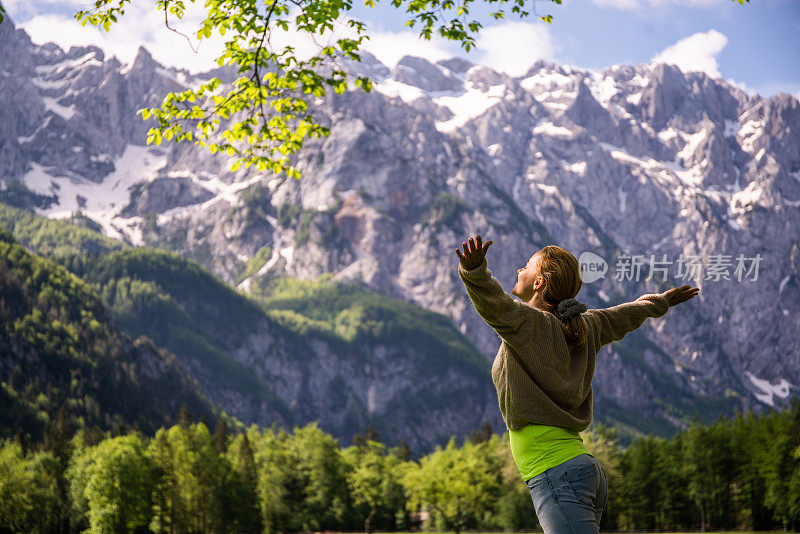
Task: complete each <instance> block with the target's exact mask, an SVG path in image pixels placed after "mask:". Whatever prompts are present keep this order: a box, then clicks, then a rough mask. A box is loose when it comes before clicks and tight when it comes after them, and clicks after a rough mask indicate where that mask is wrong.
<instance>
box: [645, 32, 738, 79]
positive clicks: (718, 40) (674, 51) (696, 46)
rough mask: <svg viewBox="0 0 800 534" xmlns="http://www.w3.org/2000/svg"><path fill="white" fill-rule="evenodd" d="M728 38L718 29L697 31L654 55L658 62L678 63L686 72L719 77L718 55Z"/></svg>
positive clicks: (654, 59)
mask: <svg viewBox="0 0 800 534" xmlns="http://www.w3.org/2000/svg"><path fill="white" fill-rule="evenodd" d="M727 44H728V38H727V37H726V36H725V35H724V34H722V33H720V32H718V31H717V30H709V31H707V32H705V33H695V34H693V35H690V36H689V37H685V38H683V39H681V40H680V41H678V42H677V43H675V44H674V45H672V46H669V47H667V48H665V49H664V50H663V51H661V52H659V53H658V54H656V55H655V56H653V59H652V61H654V62H656V63H669V64H670V65H677V66H678V68H680V69H681V70H682V71H684V72H691V71H701V72H705V73H706V74H708V75H709V76H712V77H715V78H719V76H720V73H719V63H717V55H718V54H719V53H720V52H722V49H723V48H725V45H727Z"/></svg>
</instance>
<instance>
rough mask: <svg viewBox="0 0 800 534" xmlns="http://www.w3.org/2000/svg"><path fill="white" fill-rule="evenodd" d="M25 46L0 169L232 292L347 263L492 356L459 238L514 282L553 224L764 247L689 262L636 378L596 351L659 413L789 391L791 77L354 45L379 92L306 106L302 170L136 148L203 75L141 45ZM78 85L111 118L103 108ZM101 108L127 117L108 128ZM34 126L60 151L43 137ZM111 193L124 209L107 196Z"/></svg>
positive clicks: (565, 234) (548, 240)
mask: <svg viewBox="0 0 800 534" xmlns="http://www.w3.org/2000/svg"><path fill="white" fill-rule="evenodd" d="M0 31H1V30H0ZM18 32H19V31H17V33H18ZM15 35H16V34H15ZM18 41H19V42H24V39H22V38H21V37H20V38H19V39H18ZM19 42H18V43H17V44H16V45H15V46H18V47H19V46H23V45H20V44H19ZM28 42H29V40H28ZM23 44H24V43H23ZM24 46H28V45H24ZM31 46H32V45H31ZM28 54H29V56H30V57H31V58H33V59H31V60H30V63H31V65H29V67H31V68H27V70H26V68H24V67H25V66H24V65H16V66H15V72H27V73H28V75H29V76H30V80H36V81H30V83H29V87H27V89H26V90H29V91H28V94H27V96H26V99H27V100H30V101H32V102H33V101H40V102H42V105H41V106H39V107H34V108H32V111H31V115H35V117H33V116H26V117H22V118H20V117H16V118H15V124H18V125H19V127H18V128H17V130H18V131H17V130H14V131H13V132H10V134H9V135H4V134H2V133H0V139H3V141H0V142H3V150H5V151H6V152H7V153H10V154H11V155H12V156H13V157H9V158H8V159H6V162H7V163H6V164H5V165H6V166H5V167H4V168H3V169H2V172H0V176H5V177H17V178H20V179H21V180H22V182H24V183H25V184H26V185H27V186H28V187H29V188H30V189H31V190H33V191H35V192H36V193H38V194H42V195H44V194H52V195H58V192H59V191H61V195H60V196H59V202H58V204H55V205H54V206H51V207H50V208H48V209H40V208H36V209H37V211H38V212H40V213H46V214H48V215H49V216H54V217H55V216H63V215H64V214H65V213H69V212H70V211H77V210H79V211H81V212H83V213H84V214H85V215H87V216H89V217H92V218H94V220H95V221H96V222H97V223H98V224H100V225H101V226H102V227H103V229H104V232H106V233H107V234H108V235H115V236H116V237H117V238H120V239H125V240H127V241H128V242H130V243H133V244H137V245H142V244H148V245H152V246H162V247H164V248H167V249H169V250H173V251H175V252H178V253H180V254H181V255H183V256H185V257H187V258H191V259H194V260H196V261H198V262H200V263H201V264H203V265H205V266H206V267H208V268H209V269H210V270H211V271H212V272H214V273H215V274H216V275H217V276H219V277H220V278H221V279H222V280H225V281H226V282H228V283H236V284H237V287H238V288H239V289H240V290H241V291H247V290H248V289H249V288H250V287H253V285H257V284H259V283H261V281H267V282H268V281H269V280H271V279H275V278H279V277H281V276H286V275H288V276H293V277H299V278H306V279H315V278H316V277H317V276H319V275H320V274H323V273H328V272H332V273H335V275H334V278H335V279H342V280H346V279H354V280H358V281H361V282H364V283H366V284H367V285H369V286H370V287H372V288H374V289H375V290H377V291H379V292H381V293H383V294H386V295H388V296H392V297H395V298H401V299H403V300H407V301H411V302H414V303H416V304H418V305H420V306H422V307H424V308H426V309H430V310H432V311H436V312H439V313H444V314H445V315H447V316H449V317H451V319H452V320H453V322H454V324H455V325H456V328H458V329H459V330H460V331H461V332H462V333H465V332H470V333H471V335H472V337H473V340H474V342H475V344H476V345H477V346H478V347H479V349H480V350H481V352H482V353H483V354H484V355H485V356H486V357H487V361H488V359H490V358H491V356H492V355H493V354H494V353H495V351H496V343H497V341H496V336H495V335H494V333H493V332H492V331H491V330H490V329H488V327H486V325H485V324H483V323H482V321H481V320H480V318H479V317H478V316H477V314H475V313H474V311H473V310H472V309H471V307H470V306H469V303H468V300H467V299H466V296H465V294H464V292H463V288H461V287H460V285H459V281H458V279H457V276H456V273H455V258H454V256H453V255H452V248H454V247H455V246H457V245H458V243H460V242H461V240H463V239H464V238H465V237H467V235H468V234H470V233H476V232H480V233H482V234H484V235H485V236H488V237H489V238H491V239H493V240H494V241H495V243H497V244H498V245H501V246H496V247H494V249H493V251H492V257H490V265H491V266H492V269H493V271H495V274H496V276H497V278H498V279H499V280H500V281H501V283H503V284H504V285H505V284H506V283H508V284H512V283H513V279H514V270H515V268H516V266H518V265H521V264H523V263H524V262H525V261H526V260H527V257H528V256H529V255H530V254H531V253H532V252H534V251H535V250H536V249H537V248H539V247H541V246H544V245H546V244H552V243H559V244H560V245H561V246H563V247H565V248H567V249H568V250H572V251H576V252H577V251H592V252H595V253H597V254H599V255H600V256H601V257H602V258H604V259H605V260H606V261H607V262H608V263H609V264H611V263H613V261H614V260H619V258H620V257H622V256H624V255H626V254H628V255H636V254H641V255H642V256H645V257H646V256H649V255H650V254H656V253H658V254H659V256H660V255H661V254H667V255H668V256H670V257H671V258H673V259H674V258H678V257H680V255H682V254H683V255H687V256H688V255H693V254H694V255H701V256H703V257H709V256H710V255H714V254H722V253H728V254H729V255H731V256H732V257H735V256H736V254H737V253H746V256H747V257H755V256H756V255H757V254H761V255H762V256H763V257H765V258H770V259H771V261H772V263H770V262H765V265H763V266H762V267H763V270H762V271H761V272H760V278H759V280H757V281H754V282H753V283H752V284H751V285H749V286H748V285H744V286H738V287H737V286H734V285H732V284H729V285H728V286H724V285H721V284H715V283H714V282H713V281H712V282H706V281H701V284H702V289H703V291H701V295H700V296H699V297H698V299H695V300H696V301H697V302H694V304H693V305H690V306H687V307H685V308H682V309H680V312H679V313H678V312H677V311H673V312H672V313H671V314H668V316H667V317H666V318H664V319H659V320H651V321H649V322H648V325H647V326H646V327H644V328H643V329H642V333H641V335H637V336H634V338H633V339H632V341H631V343H634V345H633V346H634V347H635V349H634V353H635V354H639V355H640V356H639V357H640V358H641V361H643V362H644V364H645V365H646V366H648V367H649V369H651V371H647V372H645V373H644V374H642V372H643V371H642V367H641V366H640V365H639V364H635V363H634V359H635V358H634V354H633V353H630V352H628V354H629V356H628V357H626V356H625V350H624V349H623V348H622V347H621V346H618V345H616V344H615V345H614V346H611V347H608V348H606V349H604V350H603V353H601V354H600V355H598V358H599V360H598V363H599V362H600V361H603V362H604V363H606V365H598V369H597V372H596V381H595V384H596V385H595V387H596V389H597V391H596V392H597V395H596V396H597V397H598V406H600V405H601V403H602V400H603V399H604V398H605V399H608V400H609V402H611V401H613V402H614V403H615V404H617V405H620V406H627V409H631V410H634V409H637V408H638V409H641V405H640V404H641V402H646V403H647V405H648V408H647V409H646V410H645V412H646V413H661V414H662V415H663V414H666V413H667V412H666V411H664V410H661V411H660V412H658V411H656V410H657V406H656V405H655V404H653V403H652V402H651V399H653V398H659V397H668V396H669V395H673V394H674V393H675V392H681V394H682V395H686V396H687V398H695V397H697V398H706V399H709V400H715V399H716V400H722V399H726V398H728V396H729V392H733V397H734V398H736V401H735V402H733V404H735V405H736V406H737V407H738V408H740V409H746V408H747V407H749V406H751V405H756V406H757V405H759V404H761V405H764V404H766V405H769V404H772V405H775V404H779V403H781V402H784V401H785V400H786V399H787V398H788V397H789V396H791V395H796V391H797V390H796V386H795V384H798V383H800V359H798V358H796V355H797V354H800V346H799V345H798V341H797V340H796V339H794V337H793V336H791V334H790V332H791V330H792V328H793V327H794V326H797V322H798V318H799V317H800V278H798V277H800V244H799V243H798V239H797V237H796V236H797V235H800V231H798V230H800V229H798V217H797V211H796V208H797V207H798V206H800V201H798V200H795V199H800V163H798V162H799V161H800V157H799V156H798V154H800V142H798V136H797V135H796V134H797V132H798V131H800V105H799V104H798V102H797V100H796V99H793V98H792V97H789V96H788V95H778V96H776V97H771V98H767V99H761V98H759V97H756V96H751V95H748V94H747V93H745V92H744V91H741V90H740V89H738V88H735V87H733V86H731V85H730V84H728V83H726V82H724V81H720V80H714V79H711V78H709V77H708V76H706V75H704V74H699V73H689V74H686V73H682V72H681V71H679V70H678V69H677V68H675V67H670V66H666V65H661V64H652V65H637V66H614V67H610V68H608V69H604V70H601V71H598V72H591V71H586V70H582V69H575V68H572V67H566V66H559V65H556V64H552V63H547V62H538V63H536V64H535V65H534V66H533V67H532V68H531V69H530V70H529V72H528V73H526V74H525V75H523V76H520V77H510V76H508V75H505V74H503V73H498V72H494V71H492V69H490V68H488V67H486V66H476V65H471V64H470V63H469V62H467V61H465V60H456V59H451V60H443V61H439V62H436V63H431V62H428V61H426V60H424V59H422V58H403V59H401V61H400V62H399V63H398V65H397V67H395V68H394V69H389V68H387V67H386V66H384V65H381V64H380V63H379V62H378V61H377V60H376V59H375V58H374V57H371V56H370V55H368V54H364V61H362V62H361V63H358V64H352V65H350V68H352V70H353V72H356V73H362V74H363V73H367V74H369V75H371V76H374V77H375V79H376V82H377V83H376V86H375V90H373V91H372V92H371V93H369V94H364V93H361V92H358V91H351V92H346V93H345V94H343V95H330V94H329V95H327V96H326V97H324V98H320V99H316V100H314V101H313V102H311V103H310V104H311V111H312V114H313V115H314V116H315V117H317V119H318V120H320V121H321V122H324V123H327V124H330V125H331V135H330V136H329V137H328V138H325V139H320V140H310V141H309V142H308V143H307V145H306V147H305V148H304V149H303V150H302V151H301V152H300V153H299V155H298V157H297V162H298V166H299V168H300V169H301V171H302V172H303V178H302V179H301V180H300V181H292V180H286V179H285V177H275V176H262V175H251V174H248V173H247V172H245V171H243V170H242V171H239V172H237V173H229V172H227V170H226V169H227V167H226V165H227V159H226V158H224V157H220V156H218V155H217V156H212V155H210V154H208V153H205V152H202V151H200V150H198V149H196V148H195V147H192V146H188V145H164V146H161V147H144V146H140V145H139V146H137V145H136V142H137V141H138V142H140V143H143V139H144V132H145V130H146V123H145V122H143V121H141V120H140V119H139V118H138V117H136V115H135V110H136V109H138V108H141V107H145V106H148V107H149V106H154V105H157V104H158V97H157V95H159V94H165V92H166V91H169V90H177V89H176V88H180V87H185V86H186V85H185V84H186V83H192V79H190V78H188V77H187V74H186V73H183V77H184V78H183V81H181V77H180V75H181V74H182V73H181V72H179V71H177V70H176V69H168V68H164V67H161V66H160V65H158V64H157V63H155V62H154V61H152V58H150V59H149V60H148V57H149V54H146V51H140V54H139V55H137V59H136V60H135V61H134V62H133V63H132V64H131V65H129V66H122V65H121V64H119V63H118V62H116V63H114V61H113V60H110V61H105V60H104V58H102V57H101V56H98V54H97V51H96V50H91V49H77V48H76V49H74V50H72V49H71V50H70V51H68V52H67V53H66V54H65V53H64V52H63V51H62V52H61V53H60V54H61V55H59V53H58V51H57V50H55V48H53V47H47V46H46V47H33V48H32V49H31V51H28ZM48 54H49V55H48ZM18 55H20V56H24V54H18ZM67 56H74V57H67ZM81 58H83V60H82V61H83V62H82V63H80V64H74V62H75V61H77V60H80V59H81ZM98 58H99V59H98ZM20 61H21V62H22V63H24V57H23V58H22V59H21V60H20ZM37 62H38V63H37ZM34 64H35V65H36V66H33V65H34ZM37 69H38V70H37ZM194 79H198V78H197V77H195V78H194ZM5 83H6V82H5V81H2V82H1V83H0V94H6V93H7V92H8V91H9V88H8V86H6V85H4V84H5ZM459 83H460V84H461V85H459ZM182 84H184V85H182ZM23 85H24V84H23ZM143 88H146V91H145V89H143ZM26 90H20V91H17V97H18V98H19V97H20V95H25V91H26ZM70 91H72V93H70ZM137 91H139V92H138V93H137ZM79 93H80V94H79ZM59 95H60V96H59ZM45 98H49V99H55V100H44V99H45ZM88 103H92V105H93V106H94V107H96V108H102V109H104V110H105V111H106V112H108V113H109V114H110V116H109V117H104V116H95V115H96V113H95V112H94V111H92V112H90V111H89V109H88V108H87V107H86V106H88ZM121 103H125V106H122V105H121ZM48 104H49V106H50V107H49V108H48ZM58 106H60V107H58ZM73 106H74V113H73V114H72V115H69V113H68V112H69V110H71V109H73ZM65 110H67V111H65ZM66 116H68V118H65V117H66ZM48 117H49V122H47V124H46V125H45V127H43V128H39V127H40V126H42V125H43V124H45V121H48ZM59 118H60V119H61V120H59ZM109 121H111V122H119V123H120V124H121V131H123V132H124V135H122V134H120V133H119V132H118V131H117V130H113V131H114V133H113V135H106V136H105V137H103V138H102V139H100V137H101V136H100V134H99V132H103V131H105V130H104V128H106V127H107V124H108V122H109ZM23 127H24V128H23ZM11 134H13V135H11ZM14 136H16V137H14ZM20 138H21V139H22V141H20ZM47 140H54V141H55V145H54V148H50V149H48V151H43V150H41V149H36V148H35V147H36V146H41V144H42V143H44V142H46V141H47ZM112 145H113V146H112ZM77 147H82V150H78V151H74V150H73V148H77ZM81 152H82V153H83V154H84V155H81V156H80V157H77V156H76V157H75V159H74V161H73V160H71V159H69V158H67V160H63V159H59V158H63V155H65V154H79V153H81ZM81 158H83V159H81ZM26 161H28V162H32V165H31V166H30V167H25V165H24V164H23V163H16V164H15V163H14V162H26ZM87 162H88V163H87ZM20 165H21V166H20ZM104 165H105V167H104ZM108 165H111V166H113V167H114V168H113V170H110V168H109V167H108ZM70 166H71V167H72V170H69V168H70ZM26 169H27V170H26ZM104 169H105V171H108V173H107V174H106V175H105V177H104V178H103V179H102V181H101V182H100V185H102V184H103V183H107V184H108V186H107V187H110V185H111V184H112V183H113V184H116V185H117V190H116V191H117V192H116V193H115V194H114V195H112V194H111V193H110V192H109V191H106V190H98V189H97V188H96V187H94V186H91V184H93V183H95V182H92V180H91V177H92V176H95V174H93V173H97V172H104ZM59 173H61V174H63V175H65V176H63V177H61V178H60V177H59V176H57V175H58V174H59ZM70 173H72V174H71V175H70ZM84 175H85V176H86V178H85V179H82V178H81V177H82V176H84ZM9 183H10V182H9ZM51 183H56V184H60V186H61V189H60V190H58V189H56V188H54V187H52V186H50V184H51ZM73 183H76V184H79V185H80V186H81V187H84V186H85V187H87V188H86V189H79V188H77V186H75V187H73V186H72V185H71V184H73ZM126 186H136V187H137V189H136V191H135V194H134V196H133V197H131V196H130V195H126V194H121V193H120V191H122V192H123V193H124V192H126V191H125V187H126ZM93 187H94V188H93ZM82 191H83V194H82V196H83V197H84V199H85V201H84V202H83V207H81V202H80V197H78V196H77V195H81V192H82ZM90 192H92V193H91V194H90ZM95 193H96V194H95ZM104 195H105V196H104ZM115 195H116V196H115ZM112 202H113V204H112ZM73 207H74V208H75V210H71V208H73ZM112 208H113V209H112ZM123 209H124V210H125V213H126V214H136V215H134V216H132V217H120V216H118V215H116V214H113V210H123ZM266 251H269V254H268V255H267V254H266V253H265V252H266ZM259 253H260V255H259ZM451 256H453V257H451ZM576 256H578V254H577V253H576ZM256 258H257V261H256V263H257V264H253V263H251V261H252V260H254V259H256ZM256 267H257V268H256ZM245 272H248V276H246V277H243V276H242V275H243V274H244V273H245ZM682 283H684V281H682V280H677V281H675V283H674V284H672V285H681V284H682ZM669 285H670V284H668V283H666V282H660V281H657V280H651V281H648V282H647V283H645V282H643V281H638V280H637V281H636V282H633V281H625V280H624V279H623V280H617V279H612V278H611V277H610V274H609V276H607V277H606V278H605V279H603V280H602V281H600V282H595V283H586V284H584V288H583V292H582V293H581V295H579V298H580V299H581V300H582V301H585V302H586V303H587V305H589V306H590V307H601V306H606V305H610V304H612V303H616V302H620V301H624V300H632V298H633V296H632V295H636V294H637V293H638V294H642V293H646V292H652V291H654V290H663V289H666V288H667V287H668V286H669ZM507 287H508V286H507ZM629 295H631V296H629ZM776 297H779V300H777V301H776ZM754 319H756V320H754ZM773 325H777V328H775V327H773ZM762 339H768V340H770V346H763V345H762V344H760V343H759V340H762ZM636 340H638V341H636ZM648 347H649V348H648ZM771 347H775V348H776V349H777V350H773V349H772V348H771ZM655 348H657V349H658V350H654V349H655ZM659 353H661V356H659V355H658V354H659ZM637 369H638V370H637ZM656 376H658V377H659V378H658V379H656V378H655V377H656ZM662 378H663V379H665V380H666V381H667V382H666V383H667V384H669V385H668V386H666V385H664V384H661V385H659V382H660V380H661V379H662ZM784 383H785V384H786V385H784ZM620 384H622V386H620ZM730 409H731V408H730V407H729V408H728V409H727V410H730Z"/></svg>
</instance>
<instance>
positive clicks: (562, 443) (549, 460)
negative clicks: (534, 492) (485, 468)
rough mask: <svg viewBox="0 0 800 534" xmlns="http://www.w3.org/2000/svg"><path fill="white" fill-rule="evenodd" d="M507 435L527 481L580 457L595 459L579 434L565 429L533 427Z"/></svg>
mask: <svg viewBox="0 0 800 534" xmlns="http://www.w3.org/2000/svg"><path fill="white" fill-rule="evenodd" d="M508 432H509V439H510V441H511V455H512V456H513V457H514V462H516V464H517V467H518V468H519V472H520V475H522V480H525V481H527V480H530V479H531V478H533V477H535V476H536V475H538V474H539V473H543V472H545V471H547V470H548V469H550V468H551V467H555V466H557V465H558V464H561V463H564V462H566V461H567V460H569V459H571V458H575V457H576V456H579V455H581V454H589V455H591V456H594V455H593V454H592V453H590V452H589V451H588V450H586V446H585V445H584V444H583V439H581V436H580V434H579V433H578V432H575V431H573V430H568V429H566V428H561V427H558V426H550V425H538V424H533V423H532V424H529V425H525V426H524V427H522V428H520V429H519V430H509V431H508Z"/></svg>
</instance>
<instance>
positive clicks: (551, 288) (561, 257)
mask: <svg viewBox="0 0 800 534" xmlns="http://www.w3.org/2000/svg"><path fill="white" fill-rule="evenodd" d="M539 255H540V256H541V260H540V263H539V273H538V274H540V275H542V276H543V277H544V279H545V280H547V285H545V289H544V293H543V294H542V300H543V302H544V306H545V307H546V308H547V311H549V312H550V313H552V314H553V315H555V316H556V317H558V318H559V319H561V322H562V330H563V331H564V337H565V338H566V340H567V345H568V346H570V347H571V346H577V345H580V344H581V343H584V342H585V341H586V323H585V322H584V319H583V317H581V316H580V315H576V316H574V317H572V318H568V319H563V318H562V317H561V315H560V314H559V313H558V303H559V302H561V301H562V300H565V299H569V298H575V296H576V295H577V294H578V292H579V291H580V290H581V286H582V285H583V280H581V267H580V264H579V263H578V259H577V258H576V257H575V256H573V255H572V254H571V253H570V252H569V251H568V250H565V249H563V248H561V247H559V246H556V245H548V246H546V247H544V248H543V249H542V250H540V251H539Z"/></svg>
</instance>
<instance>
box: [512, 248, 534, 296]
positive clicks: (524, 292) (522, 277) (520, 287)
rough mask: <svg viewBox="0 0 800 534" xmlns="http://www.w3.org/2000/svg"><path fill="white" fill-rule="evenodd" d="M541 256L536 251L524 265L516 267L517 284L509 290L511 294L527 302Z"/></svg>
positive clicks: (532, 289)
mask: <svg viewBox="0 0 800 534" xmlns="http://www.w3.org/2000/svg"><path fill="white" fill-rule="evenodd" d="M540 259H541V256H540V255H539V253H538V252H537V253H536V254H534V255H533V256H531V257H530V259H529V260H528V263H527V264H525V267H522V268H520V269H517V284H516V285H515V286H514V289H512V290H511V294H512V295H514V296H517V297H519V298H520V299H521V300H523V301H525V302H528V301H529V300H531V299H532V298H533V293H534V288H533V284H534V282H535V281H536V277H537V276H539V260H540Z"/></svg>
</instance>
